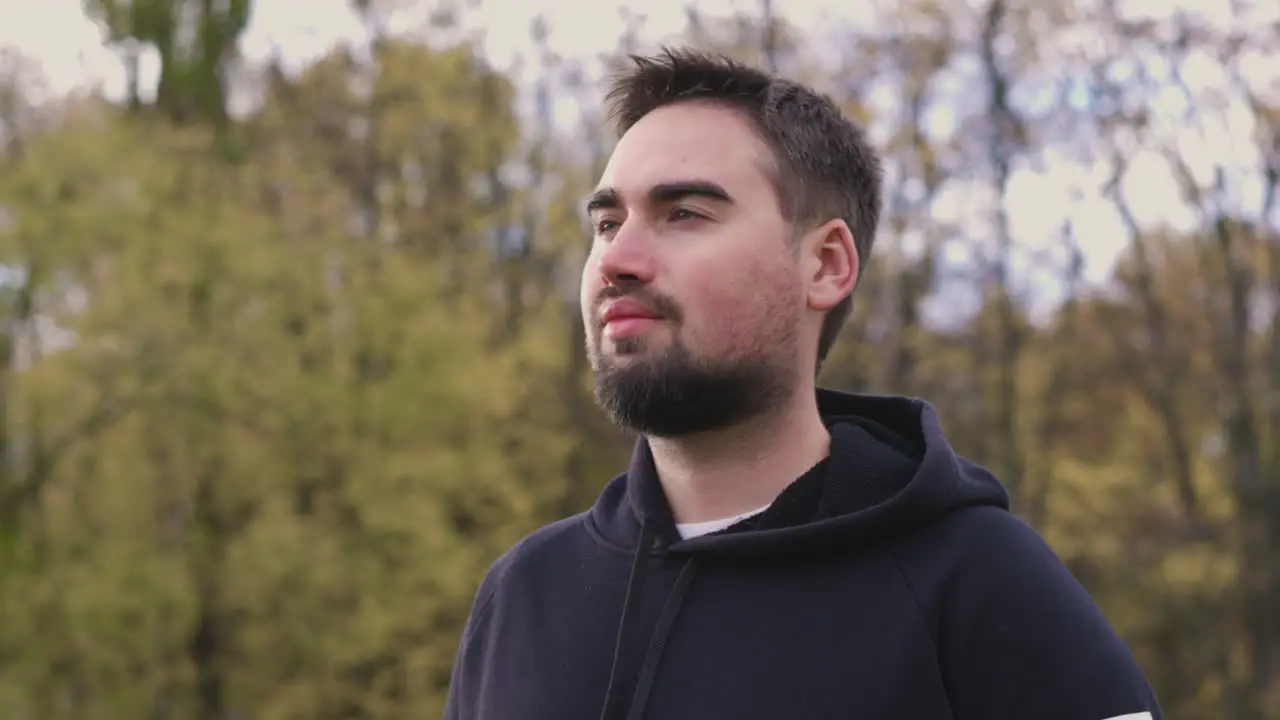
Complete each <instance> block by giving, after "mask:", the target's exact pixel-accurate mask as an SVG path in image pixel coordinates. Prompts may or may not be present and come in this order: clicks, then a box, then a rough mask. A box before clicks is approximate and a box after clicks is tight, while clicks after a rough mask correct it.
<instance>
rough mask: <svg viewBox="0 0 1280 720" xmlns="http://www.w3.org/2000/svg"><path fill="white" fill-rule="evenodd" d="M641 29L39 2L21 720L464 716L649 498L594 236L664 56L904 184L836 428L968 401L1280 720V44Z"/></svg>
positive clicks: (9, 153)
mask: <svg viewBox="0 0 1280 720" xmlns="http://www.w3.org/2000/svg"><path fill="white" fill-rule="evenodd" d="M624 5H625V4H624V3H619V2H615V1H612V0H609V1H606V0H595V1H593V2H592V3H589V4H587V3H577V4H575V3H570V2H565V3H563V4H560V3H557V2H556V1H555V0H505V1H501V0H488V1H486V2H484V3H475V2H471V3H453V4H451V3H449V2H445V0H400V1H396V0H307V2H302V1H301V0H297V1H296V2H295V1H294V0H257V1H256V2H252V1H251V0H221V2H214V1H213V0H200V1H197V0H132V1H129V0H84V1H83V2H82V1H81V0H0V313H2V317H3V325H2V326H0V341H2V345H0V718H3V719H5V720H8V719H12V720H54V719H58V718H75V719H76V720H98V719H102V720H124V719H129V720H133V719H135V718H136V719H140V720H141V719H147V720H166V719H171V718H172V719H181V720H186V719H190V720H232V719H236V720H240V719H243V720H286V719H287V720H295V719H296V720H303V719H306V720H313V719H325V718H332V719H338V718H342V719H344V720H345V719H355V718H362V719H369V720H374V719H381V718H431V717H438V716H439V713H440V709H441V706H442V702H443V697H444V693H445V690H446V687H447V682H448V677H449V671H450V667H451V664H452V661H453V656H454V651H455V648H456V647H457V641H458V637H459V633H460V632H461V629H462V625H463V623H464V621H465V618H466V614H467V611H468V608H469V605H470V602H471V599H472V596H473V593H474V591H475V587H476V585H477V583H478V582H479V580H480V578H481V576H482V574H483V573H484V572H485V570H486V568H487V567H488V565H489V563H490V562H492V561H493V560H494V558H496V557H497V555H498V554H499V553H501V552H502V551H503V550H505V549H506V548H507V547H509V546H510V545H511V543H513V542H514V541H515V540H517V539H518V538H519V537H520V536H522V535H523V534H525V533H527V532H529V531H530V530H532V529H534V528H535V527H537V526H539V525H541V524H544V523H547V522H549V521H552V520H554V519H557V518H561V517H564V516H566V515H569V514H571V513H574V512H577V511H580V510H583V509H584V508H586V507H587V506H588V505H589V504H590V503H591V502H592V501H593V499H594V498H595V496H596V493H597V492H598V491H599V490H600V489H601V487H602V486H603V485H604V483H605V482H606V481H607V480H608V479H609V478H610V477H612V476H613V475H614V474H615V473H617V472H619V471H621V470H622V469H623V467H624V463H625V459H626V455H627V453H628V450H629V448H630V443H631V440H630V439H629V438H627V437H624V436H623V435H621V434H620V433H619V432H618V431H616V430H615V429H613V428H612V427H611V426H610V425H609V424H608V422H607V421H606V420H605V418H604V417H603V416H602V414H601V413H600V412H598V411H597V409H596V408H595V407H594V406H593V404H592V400H591V392H590V388H591V384H590V377H589V370H588V368H587V367H586V364H585V361H584V358H583V350H582V348H583V339H582V337H581V327H580V324H579V323H580V321H579V315H578V308H577V307H576V295H577V282H578V272H579V268H580V266H581V263H582V260H583V257H584V254H585V251H586V248H587V245H588V243H589V233H588V230H587V226H586V224H585V220H584V217H583V215H582V213H581V207H582V201H583V199H584V197H585V196H586V194H587V193H588V192H589V190H590V188H591V186H592V185H593V183H594V180H595V178H596V177H597V175H598V173H599V172H600V170H601V168H602V165H603V163H604V162H605V161H606V159H607V157H608V153H609V151H610V148H611V143H612V139H611V138H610V137H608V135H607V133H605V132H604V129H603V121H602V117H601V112H600V102H599V96H600V88H601V78H602V77H603V76H604V74H605V73H606V72H608V70H609V69H610V68H611V67H617V66H618V65H619V63H620V62H621V60H622V59H623V58H624V56H625V53H627V52H646V51H652V50H654V49H655V48H657V47H658V44H659V43H662V42H667V43H690V44H693V45H696V46H699V47H702V48H707V49H715V50H720V51H723V52H726V53H729V54H732V55H734V56H737V57H739V58H742V59H746V60H750V61H752V62H756V63H760V64H763V65H766V66H770V67H774V68H777V69H779V70H781V71H783V72H785V73H788V74H791V75H792V76H795V77H797V78H800V79H803V80H805V81H809V82H811V83H813V84H815V85H816V86H818V87H819V88H822V89H823V90H825V91H828V92H830V93H831V94H832V95H833V96H834V97H835V98H836V99H837V100H838V101H839V102H840V103H842V104H843V106H844V107H846V108H847V109H848V112H849V113H850V114H851V115H852V116H853V117H855V118H857V119H858V120H859V121H860V122H862V123H864V124H865V125H866V127H867V128H868V129H869V131H870V132H871V133H872V135H873V136H874V139H875V142H876V143H877V144H878V145H879V147H880V148H882V150H883V152H884V153H885V154H886V155H887V158H888V168H889V177H888V185H887V205H886V216H885V219H884V222H883V226H882V231H881V233H880V236H879V239H878V241H877V245H876V248H875V252H874V254H873V256H872V258H871V261H870V268H869V270H868V272H867V275H866V277H865V280H864V281H863V282H862V284H861V286H860V287H859V289H858V296H857V297H858V301H857V305H856V313H855V316H854V318H853V320H852V321H851V323H850V325H849V326H848V328H847V330H846V331H845V334H844V337H843V340H842V341H841V343H840V344H839V345H837V349H836V353H835V356H834V357H833V358H832V360H831V361H830V362H829V363H828V367H827V368H826V369H825V370H824V373H823V377H822V378H821V380H822V382H823V384H825V385H828V386H832V387H838V388H845V389H852V390H858V391H871V392H892V393H904V394H911V395H918V396H923V397H925V398H927V399H929V400H930V401H932V402H933V403H934V404H935V405H936V406H937V407H938V408H939V409H940V411H941V413H942V415H943V416H944V419H945V422H946V429H947V431H948V432H949V433H950V434H951V436H952V437H953V439H954V441H955V443H956V445H957V446H958V448H959V449H960V450H961V451H962V452H964V453H965V454H967V455H968V456H970V457H972V458H974V459H976V460H978V461H980V462H982V463H984V464H986V465H988V466H989V467H991V468H992V469H993V470H994V471H996V472H997V473H998V474H999V476H1000V477H1001V478H1002V480H1003V481H1004V482H1005V483H1006V484H1007V485H1008V487H1009V489H1010V491H1011V492H1012V495H1013V498H1014V502H1015V507H1016V510H1017V512H1018V513H1019V514H1020V515H1021V516H1022V517H1024V518H1026V519H1027V520H1029V521H1030V522H1032V523H1033V524H1034V525H1035V526H1036V527H1037V528H1039V529H1040V530H1041V531H1042V532H1043V533H1044V534H1045V536H1046V537H1047V538H1048V539H1049V541H1050V542H1051V543H1052V544H1053V546H1054V547H1055V549H1056V550H1057V551H1058V552H1059V553H1060V554H1061V555H1062V557H1063V558H1064V559H1065V560H1066V561H1067V562H1068V563H1069V564H1070V566H1071V568H1072V570H1073V571H1074V572H1075V573H1076V575H1077V577H1079V579H1080V580H1081V581H1082V582H1083V583H1084V584H1085V585H1086V586H1087V587H1088V589H1089V590H1090V591H1091V592H1092V593H1093V595H1094V597H1095V598H1096V599H1097V600H1098V602H1099V603H1100V604H1101V605H1102V606H1103V608H1104V609H1105V611H1106V613H1107V615H1108V617H1109V618H1110V619H1111V621H1112V622H1113V623H1114V624H1115V625H1116V627H1117V628H1118V629H1119V630H1120V631H1121V632H1122V633H1123V635H1124V636H1125V638H1126V640H1127V641H1128V642H1129V643H1130V644H1131V646H1132V648H1133V649H1134V652H1135V653H1136V654H1137V656H1138V658H1139V660H1140V661H1141V664H1142V666H1143V667H1144V668H1145V669H1146V671H1147V672H1148V673H1149V675H1150V678H1151V680H1152V682H1153V683H1154V684H1155V686H1156V688H1157V690H1158V692H1159V695H1160V697H1161V699H1162V702H1163V703H1164V706H1165V708H1166V712H1167V717H1169V718H1179V719H1182V718H1185V719H1188V720H1210V719H1223V720H1259V719H1260V718H1280V558H1278V557H1277V555H1276V551H1277V550H1280V209H1278V208H1277V204H1280V191H1278V190H1277V185H1278V184H1280V43H1277V38H1280V5H1277V4H1276V3H1275V2H1264V1H1262V0H1259V1H1257V2H1250V1H1248V0H1202V1H1196V0H1147V1H1146V2H1141V1H1139V0H1132V1H1125V0H1051V1H1049V2H1045V1H1043V0H1037V1H1035V2H1033V1H1032V0H967V1H966V0H868V1H866V2H859V3H836V2H825V3H824V2H820V1H817V0H815V1H813V2H808V1H806V2H800V0H792V1H790V2H787V3H782V2H781V1H780V0H775V1H774V2H770V0H753V1H751V2H747V1H743V2H738V3H732V2H724V1H719V2H712V1H710V0H709V1H708V2H699V3H697V4H696V7H695V6H694V5H692V4H685V3H682V2H679V1H678V0H653V2H652V3H651V4H649V5H647V6H646V5H643V4H639V3H637V4H632V5H631V6H630V8H629V9H628V8H626V7H624ZM784 5H786V8H785V10H784V7H783V6H784ZM841 5H843V8H842V7H840V6H841ZM992 552H999V548H992Z"/></svg>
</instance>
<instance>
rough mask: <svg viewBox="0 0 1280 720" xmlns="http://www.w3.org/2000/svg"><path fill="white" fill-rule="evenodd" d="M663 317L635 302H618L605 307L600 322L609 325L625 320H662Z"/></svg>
mask: <svg viewBox="0 0 1280 720" xmlns="http://www.w3.org/2000/svg"><path fill="white" fill-rule="evenodd" d="M661 319H662V315H660V314H658V313H656V312H654V311H652V310H650V309H648V308H647V307H645V306H644V305H642V304H641V303H638V302H636V301H634V300H616V301H614V302H612V303H609V304H608V305H606V306H605V308H604V312H602V313H601V314H600V321H601V322H602V323H604V325H605V326H606V327H607V326H608V325H610V324H612V323H615V322H621V321H624V320H661Z"/></svg>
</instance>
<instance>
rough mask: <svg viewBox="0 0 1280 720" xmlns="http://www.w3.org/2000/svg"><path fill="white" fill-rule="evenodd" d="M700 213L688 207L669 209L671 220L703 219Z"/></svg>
mask: <svg viewBox="0 0 1280 720" xmlns="http://www.w3.org/2000/svg"><path fill="white" fill-rule="evenodd" d="M705 219H706V218H704V217H703V216H702V215H701V214H699V213H696V212H694V211H692V210H690V209H688V208H675V209H674V210H672V211H671V222H680V221H682V220H705Z"/></svg>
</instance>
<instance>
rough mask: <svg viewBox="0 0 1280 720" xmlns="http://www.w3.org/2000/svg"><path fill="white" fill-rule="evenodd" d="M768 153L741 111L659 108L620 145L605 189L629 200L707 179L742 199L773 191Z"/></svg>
mask: <svg viewBox="0 0 1280 720" xmlns="http://www.w3.org/2000/svg"><path fill="white" fill-rule="evenodd" d="M769 157H770V156H769V153H768V149H767V147H766V146H765V144H764V142H763V141H762V140H761V139H760V138H759V136H758V135H757V134H756V133H755V131H754V129H753V128H752V126H751V123H750V121H749V120H748V119H747V118H746V117H745V116H743V114H742V113H740V112H739V111H737V110H734V109H731V108H727V107H724V106H722V105H714V104H711V103H706V102H686V103H678V104H674V105H668V106H665V107H661V108H658V109H657V110H654V111H653V112H651V113H649V114H648V115H646V116H644V117H643V118H641V119H640V121H639V122H637V123H636V124H635V125H633V126H632V127H631V129H630V130H628V131H627V132H626V133H625V134H624V135H623V136H622V138H621V139H620V140H619V141H618V144H617V147H615V148H614V151H613V154H612V155H611V156H610V158H609V164H608V165H607V166H606V167H605V170H604V174H603V175H602V176H601V178H600V186H602V187H612V188H614V189H616V190H617V191H618V192H619V193H621V194H623V195H628V194H631V193H641V192H644V191H645V190H646V189H648V188H649V187H652V186H653V185H656V184H659V183H666V182H672V181H684V180H691V179H697V180H707V181H711V182H715V183H717V184H720V185H722V186H723V187H725V188H726V189H727V190H728V191H729V192H730V194H732V195H734V196H735V197H739V198H740V199H743V198H746V197H751V196H754V195H757V194H759V193H761V192H771V186H770V185H769V177H768V174H767V169H768V168H769V166H770V162H769Z"/></svg>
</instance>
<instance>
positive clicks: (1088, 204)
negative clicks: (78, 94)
mask: <svg viewBox="0 0 1280 720" xmlns="http://www.w3.org/2000/svg"><path fill="white" fill-rule="evenodd" d="M81 2H82V0H0V48H2V47H13V48H17V49H19V50H20V51H21V52H22V53H23V54H24V55H26V56H28V57H30V58H33V59H35V60H36V61H37V63H38V64H39V66H40V69H41V71H42V73H43V76H44V77H43V79H44V81H45V82H46V83H47V86H48V88H49V90H50V91H51V92H53V93H58V94H60V93H64V92H67V91H69V90H73V89H76V88H83V87H87V86H97V87H100V88H101V89H102V90H103V91H104V92H105V93H106V94H107V95H109V96H115V97H119V96H121V95H122V93H123V88H124V72H123V69H122V67H121V64H120V62H119V60H118V58H117V57H116V56H115V55H114V54H113V53H112V52H111V51H110V50H109V49H107V48H106V47H105V46H104V44H103V42H102V36H101V32H100V30H99V28H98V27H96V26H95V25H94V24H93V23H92V22H91V21H90V20H89V19H88V18H87V17H86V16H85V15H84V13H83V11H82V9H81ZM756 4H757V3H756V2H752V1H749V0H748V1H746V2H743V1H739V2H733V1H732V0H699V2H698V3H697V6H698V8H699V10H701V11H702V12H704V13H705V14H707V15H715V14H720V13H725V14H727V13H729V12H732V11H733V10H735V9H743V10H749V9H751V8H752V7H754V6H755V5H756ZM1129 4H1130V5H1131V6H1132V7H1133V8H1137V9H1138V10H1137V11H1138V12H1140V13H1142V14H1146V15H1148V16H1160V15H1166V14H1168V13H1170V12H1172V11H1173V10H1175V9H1182V10H1187V11H1191V12H1194V13H1197V14H1198V16H1199V17H1201V18H1203V21H1204V22H1205V23H1210V24H1213V23H1223V22H1228V21H1229V18H1227V17H1226V15H1225V13H1226V12H1227V10H1228V8H1229V6H1230V5H1231V3H1229V2H1226V0H1129ZM1246 4H1247V3H1246ZM1272 4H1273V5H1274V11H1272V10H1269V9H1266V8H1267V7H1268V3H1267V2H1258V3H1255V5H1256V6H1257V7H1258V8H1260V9H1259V10H1258V11H1257V12H1256V17H1255V18H1254V22H1255V23H1266V22H1268V21H1272V22H1280V3H1274V0H1272ZM628 5H631V6H639V5H640V4H639V3H635V2H631V3H628V2H624V1H623V0H591V2H585V1H579V0H574V1H573V2H569V1H565V0H483V2H482V3H481V6H480V7H479V8H478V9H477V10H473V11H469V13H468V15H469V17H470V22H469V24H474V25H478V26H479V27H482V28H483V32H484V38H485V40H484V47H485V51H486V53H487V54H488V56H489V58H490V60H491V61H492V62H493V63H494V64H495V65H496V66H498V67H499V68H503V69H507V68H511V67H513V65H514V64H515V63H516V61H517V59H518V58H519V57H521V56H531V55H532V54H533V46H532V41H531V40H530V39H529V26H530V23H531V21H532V20H533V19H534V17H535V16H536V15H539V14H540V15H542V16H544V17H545V18H546V19H547V20H548V24H549V27H550V38H549V44H550V45H551V47H552V48H553V49H555V50H556V51H557V52H558V53H559V54H561V55H563V56H566V57H588V58H589V57H595V56H598V55H599V54H602V53H606V52H609V51H612V50H613V49H614V48H615V45H616V42H617V38H618V37H619V35H620V34H621V31H622V29H623V26H624V24H623V19H622V12H623V11H622V8H624V7H626V6H628ZM776 5H777V6H778V7H780V8H785V12H784V13H782V14H783V15H784V16H785V17H786V18H787V19H788V20H790V21H792V22H793V23H795V25H796V26H798V27H800V28H801V29H805V28H815V27H820V26H822V25H826V26H827V27H830V19H831V18H838V19H839V20H840V21H841V22H848V21H856V20H857V19H858V18H855V17H852V13H854V12H856V10H853V9H851V8H856V7H863V8H870V7H872V5H873V4H872V3H847V2H845V3H842V2H840V1H839V0H787V2H778V3H777V4H776ZM347 6H348V0H256V2H255V9H254V15H253V19H252V22H251V25H250V27H249V29H248V31H247V33H246V34H245V36H244V38H243V40H242V44H241V48H242V52H243V54H244V56H245V57H246V58H247V59H248V60H250V61H260V60H263V59H265V58H268V57H270V56H272V55H273V54H278V56H279V57H281V58H283V59H284V61H285V63H286V64H287V65H288V66H291V67H293V68H300V67H303V66H305V65H306V64H307V63H308V62H310V61H311V60H314V59H315V58H317V57H319V56H320V55H323V54H324V53H325V52H327V51H328V50H329V49H330V48H332V47H333V46H334V45H335V44H337V43H345V42H358V41H359V40H360V39H361V38H362V37H363V29H362V27H361V25H360V24H359V23H358V22H357V20H356V18H355V17H354V16H353V15H352V13H351V12H350V11H349V10H348V8H347ZM644 7H645V13H644V14H645V17H646V22H645V30H646V32H645V39H646V40H649V41H653V40H655V39H657V38H662V37H669V36H671V35H673V34H675V33H677V32H678V31H679V30H680V29H681V27H682V26H683V24H684V20H685V16H684V7H685V3H684V2H681V1H679V0H648V1H647V2H646V3H644ZM303 8H305V11H304V10H303ZM836 8H839V9H838V10H837V9H836ZM1264 13H1265V14H1264ZM414 20H415V19H414V18H413V17H412V16H411V15H410V16H409V18H408V21H409V22H414ZM1262 64H1263V65H1269V66H1270V71H1269V72H1270V73H1271V75H1272V78H1273V79H1274V80H1275V81H1276V92H1278V93H1280V71H1277V68H1280V54H1277V55H1275V56H1273V58H1272V60H1271V61H1270V62H1264V63H1262ZM157 70H158V68H156V67H150V68H147V67H145V66H144V68H143V72H144V74H146V73H148V72H150V73H152V74H155V73H156V72H157ZM1255 71H1256V72H1267V70H1266V69H1265V68H1262V67H1261V66H1260V67H1259V68H1258V69H1256V70H1255ZM1214 74H1215V70H1214V67H1213V63H1212V62H1207V61H1206V62H1201V63H1200V64H1199V65H1195V64H1193V66H1192V67H1191V68H1189V69H1188V72H1187V78H1188V80H1189V81H1190V82H1191V83H1192V84H1197V83H1208V82H1212V80H1213V75H1214ZM1171 109H1172V110H1176V109H1177V108H1171ZM1232 114H1233V113H1231V112H1228V113H1227V115H1228V118H1227V119H1226V121H1224V122H1223V123H1222V124H1220V126H1218V127H1213V128H1209V129H1208V131H1207V132H1204V133H1200V134H1198V135H1196V134H1190V133H1184V137H1183V138H1182V139H1180V140H1179V143H1180V145H1181V146H1182V149H1183V152H1184V154H1185V156H1186V157H1187V158H1188V160H1189V162H1190V164H1191V166H1192V168H1193V169H1194V170H1196V171H1197V172H1198V174H1199V175H1201V176H1206V175H1207V174H1208V173H1209V170H1210V168H1211V167H1212V165H1213V164H1214V163H1220V162H1222V161H1223V160H1224V159H1225V160H1226V161H1227V162H1228V163H1230V164H1237V165H1240V166H1243V167H1247V166H1249V165H1251V164H1253V163H1255V162H1256V150H1255V149H1254V144H1253V141H1252V140H1251V139H1250V135H1251V133H1252V127H1251V126H1250V119H1249V117H1248V114H1247V113H1243V114H1242V113H1240V112H1235V113H1234V117H1231V116H1232ZM946 121H947V118H945V117H943V118H941V119H940V122H944V123H945V122H946ZM1131 160H1132V164H1133V169H1132V170H1131V172H1130V173H1129V175H1128V177H1127V178H1126V181H1125V183H1124V186H1123V187H1124V190H1125V193H1126V195H1127V197H1128V199H1129V200H1130V203H1131V205H1132V206H1133V208H1134V210H1135V214H1136V215H1137V216H1138V218H1139V220H1140V221H1142V222H1143V223H1148V224H1154V223H1160V222H1163V223H1166V224H1172V225H1174V226H1178V225H1183V226H1189V225H1190V223H1192V222H1193V221H1194V218H1193V217H1192V215H1191V214H1190V213H1189V212H1188V211H1186V209H1185V208H1181V203H1180V202H1179V200H1178V187H1177V185H1176V184H1175V182H1174V180H1173V177H1172V175H1171V173H1170V172H1169V170H1168V168H1167V166H1165V165H1164V164H1163V162H1162V161H1161V160H1160V159H1159V158H1158V157H1157V156H1156V155H1154V154H1153V153H1144V152H1135V153H1134V154H1133V156H1132V158H1131ZM1100 171H1101V169H1100V168H1097V167H1088V166H1081V165H1079V164H1078V163H1073V162H1068V161H1066V160H1062V161H1059V162H1056V163H1054V164H1053V165H1052V166H1051V167H1050V168H1049V169H1048V171H1047V172H1043V173H1030V172H1024V173H1020V174H1019V175H1018V176H1017V177H1015V179H1014V182H1013V183H1012V187H1011V191H1010V196H1009V198H1008V209H1009V216H1010V220H1011V224H1012V226H1013V230H1014V234H1015V236H1016V237H1018V238H1019V241H1020V244H1022V245H1023V246H1024V247H1026V248H1027V249H1028V250H1029V251H1033V252H1034V251H1036V250H1038V249H1043V248H1044V247H1049V246H1051V245H1053V244H1054V243H1056V242H1057V240H1056V238H1057V237H1058V231H1059V228H1060V227H1061V226H1062V224H1063V220H1064V218H1065V217H1066V216H1067V215H1068V214H1069V215H1070V216H1071V217H1072V219H1073V220H1074V222H1075V227H1076V231H1077V235H1078V236H1079V238H1080V242H1081V244H1082V246H1083V249H1084V252H1085V255H1086V261H1087V263H1086V264H1087V271H1086V272H1087V277H1088V279H1089V280H1091V281H1094V282H1100V281H1103V280H1105V278H1106V277H1107V275H1108V274H1109V272H1110V270H1111V268H1112V266H1113V264H1114V262H1115V260H1116V258H1117V257H1118V256H1119V254H1120V253H1121V252H1122V251H1123V249H1124V247H1125V232H1124V228H1123V225H1122V224H1121V222H1120V219H1119V217H1118V216H1117V214H1116V213H1115V212H1114V209H1113V208H1112V207H1111V206H1110V205H1109V204H1108V203H1107V202H1106V201H1104V200H1103V199H1101V198H1099V197H1096V195H1094V194H1092V193H1090V192H1088V191H1086V192H1085V195H1084V198H1083V200H1081V201H1073V200H1071V199H1070V198H1071V191H1072V189H1073V188H1077V187H1081V186H1083V187H1085V188H1088V187H1090V186H1096V185H1097V184H1098V179H1099V176H1100ZM1246 175H1247V173H1246ZM1238 195H1239V196H1240V197H1242V198H1245V199H1246V203H1245V204H1246V205H1247V206H1249V207H1251V208H1256V207H1257V206H1258V205H1259V204H1260V199H1261V185H1260V183H1255V184H1254V185H1252V186H1251V185H1248V184H1247V183H1246V185H1245V186H1243V187H1241V188H1239V193H1238ZM972 207H973V199H972V197H969V196H967V195H966V194H964V193H958V194H956V195H955V196H954V197H952V198H949V199H948V200H947V201H946V202H945V203H943V205H942V206H941V207H940V208H939V209H938V212H939V213H940V214H951V215H955V216H956V217H964V216H965V214H966V213H967V212H968V213H972ZM955 252H956V253H957V255H956V256H955V257H953V260H956V261H961V262H963V257H961V255H963V247H962V246H957V248H956V251H955ZM1041 282H1044V283H1049V284H1050V285H1052V280H1051V278H1049V277H1047V276H1046V277H1045V278H1038V279H1036V280H1033V281H1032V284H1033V285H1035V286H1036V288H1037V289H1041V288H1040V283H1041ZM1045 287H1046V288H1048V287H1049V286H1048V285H1046V286H1045ZM1052 295H1053V292H1052V289H1051V288H1050V289H1048V290H1047V291H1046V293H1045V297H1046V298H1047V300H1048V301H1049V302H1050V303H1052Z"/></svg>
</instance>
